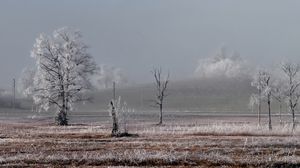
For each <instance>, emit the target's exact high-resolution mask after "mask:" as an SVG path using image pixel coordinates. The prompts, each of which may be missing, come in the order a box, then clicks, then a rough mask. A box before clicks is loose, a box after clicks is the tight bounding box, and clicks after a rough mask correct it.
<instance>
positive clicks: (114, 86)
mask: <svg viewBox="0 0 300 168" xmlns="http://www.w3.org/2000/svg"><path fill="white" fill-rule="evenodd" d="M113 100H114V102H115V101H116V82H113Z"/></svg>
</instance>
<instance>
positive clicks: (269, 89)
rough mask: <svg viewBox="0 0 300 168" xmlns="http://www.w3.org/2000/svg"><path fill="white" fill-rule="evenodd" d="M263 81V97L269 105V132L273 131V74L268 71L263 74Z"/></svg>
mask: <svg viewBox="0 0 300 168" xmlns="http://www.w3.org/2000/svg"><path fill="white" fill-rule="evenodd" d="M261 75H262V76H261V80H262V84H263V88H264V90H263V97H264V98H265V99H266V101H267V104H268V114H269V115H268V116H269V130H272V120H271V119H272V118H271V99H272V94H273V86H272V83H271V74H270V73H269V72H267V71H262V72H261Z"/></svg>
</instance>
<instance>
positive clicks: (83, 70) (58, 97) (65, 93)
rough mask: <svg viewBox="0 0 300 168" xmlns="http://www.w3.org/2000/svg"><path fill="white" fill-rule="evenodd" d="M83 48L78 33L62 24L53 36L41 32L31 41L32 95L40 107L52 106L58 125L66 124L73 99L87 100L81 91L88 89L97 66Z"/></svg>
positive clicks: (76, 100) (47, 107) (45, 108)
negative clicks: (33, 61) (33, 63)
mask: <svg viewBox="0 0 300 168" xmlns="http://www.w3.org/2000/svg"><path fill="white" fill-rule="evenodd" d="M87 49H88V47H87V45H86V44H85V43H84V42H83V41H82V36H81V33H80V32H79V31H77V30H73V29H70V28H66V27H64V28H61V29H58V30H55V31H54V33H53V37H51V36H47V35H45V34H41V35H40V36H39V37H38V38H37V39H36V42H35V44H34V47H33V50H32V53H31V56H32V57H33V58H34V59H35V61H36V69H37V70H36V73H35V76H34V89H33V90H32V95H33V99H34V102H35V103H36V104H38V105H39V107H40V109H44V110H48V109H49V108H50V107H53V108H54V109H55V110H56V112H57V116H56V121H57V123H58V124H59V125H68V117H67V114H68V112H69V111H70V110H71V109H72V107H73V105H74V103H76V102H78V101H84V100H88V97H85V95H84V92H86V91H88V90H89V89H90V87H91V84H90V79H89V77H90V75H92V74H93V73H94V72H95V70H96V69H97V66H96V63H95V62H94V60H93V58H92V56H91V55H90V54H89V53H88V52H87Z"/></svg>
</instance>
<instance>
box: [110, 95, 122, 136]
mask: <svg viewBox="0 0 300 168" xmlns="http://www.w3.org/2000/svg"><path fill="white" fill-rule="evenodd" d="M110 107H111V109H110V111H111V117H112V121H113V127H112V131H111V135H112V136H118V135H119V133H120V132H119V122H118V116H117V110H116V109H117V108H116V103H115V101H114V100H112V101H110Z"/></svg>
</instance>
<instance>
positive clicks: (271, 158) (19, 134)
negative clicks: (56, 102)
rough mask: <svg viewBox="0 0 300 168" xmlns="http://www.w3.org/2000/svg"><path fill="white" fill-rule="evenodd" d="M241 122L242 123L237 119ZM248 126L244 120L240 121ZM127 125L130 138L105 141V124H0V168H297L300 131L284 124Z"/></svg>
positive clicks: (299, 164)
mask: <svg viewBox="0 0 300 168" xmlns="http://www.w3.org/2000/svg"><path fill="white" fill-rule="evenodd" d="M240 120H243V119H240ZM245 120H249V119H245ZM214 121H217V122H211V121H209V120H207V119H205V118H204V119H202V121H201V120H197V122H196V121H192V120H191V122H188V121H182V122H171V121H167V122H166V123H165V125H163V126H157V125H155V123H154V122H135V123H131V124H129V132H130V133H132V134H138V135H134V136H131V137H120V138H114V137H111V136H110V129H111V127H110V124H109V121H107V122H101V123H97V122H93V123H85V124H73V125H71V126H68V127H58V126H54V125H53V124H51V122H38V121H35V122H28V121H27V122H23V123H22V122H19V123H17V122H10V121H3V122H1V124H0V165H1V167H114V166H116V167H127V166H133V167H151V166H154V167H193V166H196V167H300V131H296V132H294V133H292V132H291V130H290V126H289V125H288V124H284V125H279V124H277V125H276V126H274V128H273V131H268V130H267V126H264V125H262V126H261V127H257V126H256V125H255V124H254V123H252V122H230V119H222V118H220V119H219V120H215V119H214Z"/></svg>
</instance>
